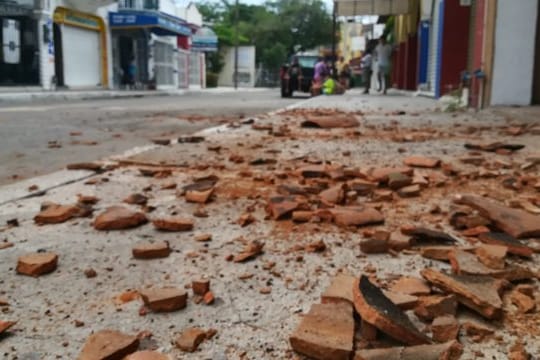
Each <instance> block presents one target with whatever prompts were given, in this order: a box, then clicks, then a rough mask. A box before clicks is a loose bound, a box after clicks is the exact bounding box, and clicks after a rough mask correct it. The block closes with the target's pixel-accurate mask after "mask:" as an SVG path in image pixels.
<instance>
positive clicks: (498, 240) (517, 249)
mask: <svg viewBox="0 0 540 360" xmlns="http://www.w3.org/2000/svg"><path fill="white" fill-rule="evenodd" d="M478 240H480V241H481V242H483V243H484V244H491V245H501V246H506V247H507V248H508V252H509V253H510V254H514V255H518V256H523V257H529V258H530V257H532V255H533V249H531V248H530V247H528V246H527V245H525V244H522V243H521V242H520V241H519V240H517V239H516V238H514V237H512V236H510V235H508V234H505V233H494V232H490V233H484V234H480V236H478Z"/></svg>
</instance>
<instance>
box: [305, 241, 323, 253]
mask: <svg viewBox="0 0 540 360" xmlns="http://www.w3.org/2000/svg"><path fill="white" fill-rule="evenodd" d="M304 250H305V251H307V252H310V253H315V252H323V251H324V250H326V244H325V243H324V241H322V240H315V241H312V242H310V243H309V244H307V245H306V246H304Z"/></svg>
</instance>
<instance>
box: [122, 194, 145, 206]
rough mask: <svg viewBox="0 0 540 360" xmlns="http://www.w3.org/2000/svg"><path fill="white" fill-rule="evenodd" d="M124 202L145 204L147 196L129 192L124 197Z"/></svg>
mask: <svg viewBox="0 0 540 360" xmlns="http://www.w3.org/2000/svg"><path fill="white" fill-rule="evenodd" d="M124 202H125V203H126V204H130V205H146V203H147V202H148V197H147V196H145V195H143V194H139V193H135V194H130V195H129V196H128V197H127V198H125V199H124Z"/></svg>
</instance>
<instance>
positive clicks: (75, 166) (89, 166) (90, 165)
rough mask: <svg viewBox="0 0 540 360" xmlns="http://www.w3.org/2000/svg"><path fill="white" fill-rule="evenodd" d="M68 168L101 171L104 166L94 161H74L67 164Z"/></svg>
mask: <svg viewBox="0 0 540 360" xmlns="http://www.w3.org/2000/svg"><path fill="white" fill-rule="evenodd" d="M66 168H67V169H68V170H89V171H94V172H100V171H101V170H103V166H102V165H101V164H98V163H92V162H81V163H74V164H69V165H68V166H66Z"/></svg>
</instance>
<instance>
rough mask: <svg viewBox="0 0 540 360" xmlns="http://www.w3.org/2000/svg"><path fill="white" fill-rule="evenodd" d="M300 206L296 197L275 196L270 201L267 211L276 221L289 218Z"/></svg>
mask: <svg viewBox="0 0 540 360" xmlns="http://www.w3.org/2000/svg"><path fill="white" fill-rule="evenodd" d="M299 205H300V204H299V203H298V202H297V201H296V198H295V197H294V196H274V197H271V198H270V199H269V200H268V204H267V207H266V209H267V211H268V212H269V213H270V215H271V216H272V218H273V219H274V220H280V219H284V218H286V217H289V216H290V215H291V214H292V213H293V212H294V211H295V210H296V209H298V206H299Z"/></svg>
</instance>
